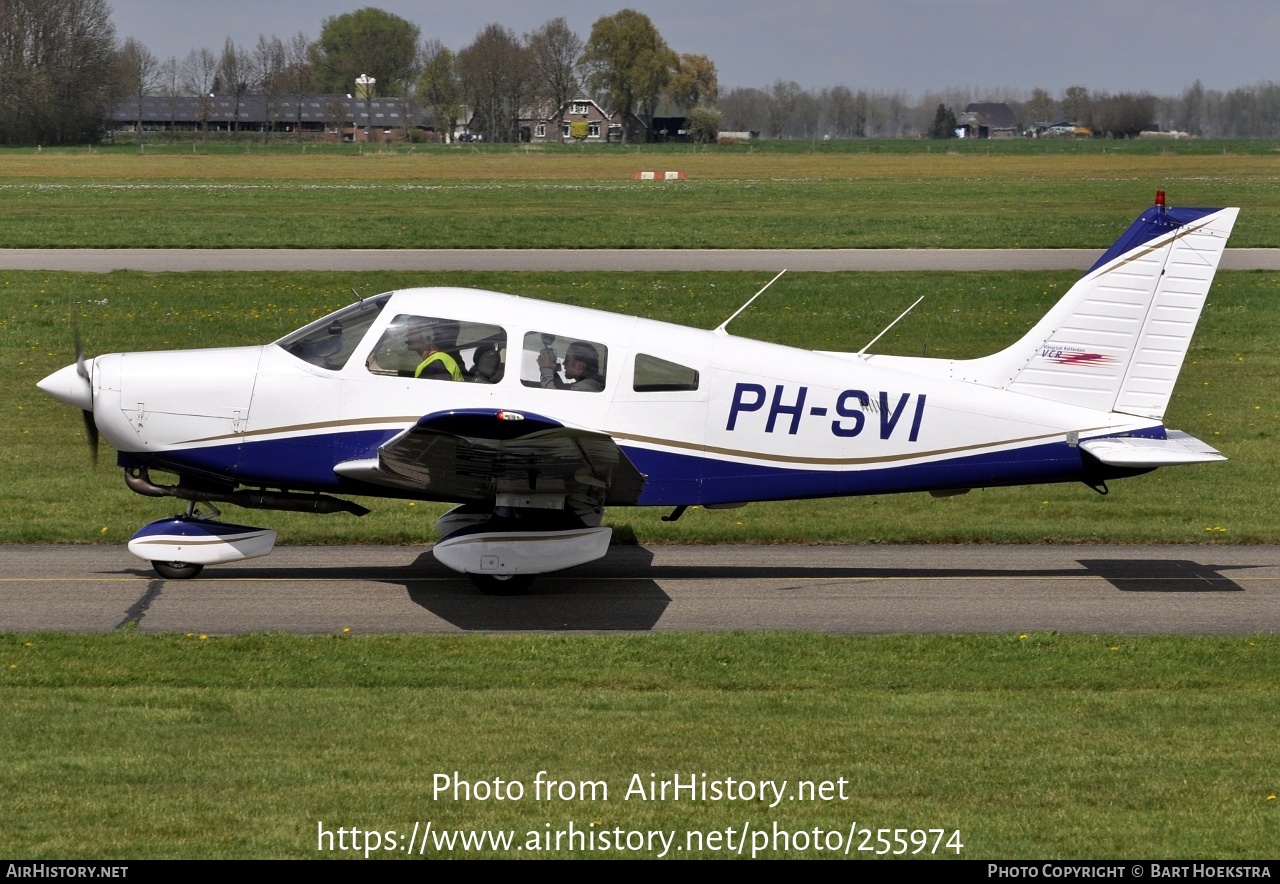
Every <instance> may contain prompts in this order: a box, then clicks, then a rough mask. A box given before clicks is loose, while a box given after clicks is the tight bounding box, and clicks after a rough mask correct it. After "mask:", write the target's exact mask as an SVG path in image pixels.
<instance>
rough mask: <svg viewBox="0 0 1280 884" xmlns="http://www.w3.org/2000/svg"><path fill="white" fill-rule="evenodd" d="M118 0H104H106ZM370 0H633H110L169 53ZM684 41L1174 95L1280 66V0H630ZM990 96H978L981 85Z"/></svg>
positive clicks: (976, 79)
mask: <svg viewBox="0 0 1280 884" xmlns="http://www.w3.org/2000/svg"><path fill="white" fill-rule="evenodd" d="M109 2H111V0H109ZM365 5H376V6H378V7H380V8H382V9H385V10H387V11H388V12H393V13H395V14H396V15H399V16H402V17H403V18H406V19H408V20H409V21H411V22H413V23H414V24H416V25H418V27H419V28H421V30H422V35H423V37H434V38H437V39H439V40H440V41H441V42H442V43H443V44H444V45H446V46H448V47H450V48H452V49H455V50H457V49H461V48H462V47H464V46H466V45H467V44H468V43H470V42H471V41H472V40H473V39H474V38H475V36H476V34H477V32H479V31H480V29H481V28H483V27H484V26H485V25H487V24H489V23H491V22H497V23H499V24H502V25H505V26H506V27H509V28H511V29H513V30H514V31H516V32H517V33H525V32H527V31H531V30H533V29H534V28H537V27H538V26H539V25H541V24H542V23H543V22H545V21H547V20H548V19H551V18H555V17H557V16H564V17H565V18H567V19H568V21H569V25H570V27H572V28H573V29H574V30H575V31H577V32H578V34H579V36H581V37H582V38H583V39H584V40H585V39H586V38H587V37H588V36H589V35H590V33H591V25H592V23H594V22H595V21H596V19H598V18H600V17H601V16H604V15H612V14H613V13H615V12H617V11H618V10H620V9H623V8H625V7H626V6H627V5H628V4H626V2H625V0H611V2H599V0H558V2H555V0H553V2H539V3H530V2H528V0H469V2H466V3H459V2H456V0H450V2H442V0H383V2H379V3H362V2H360V0H346V2H344V0H219V2H200V3H196V2H191V0H114V2H112V6H113V8H114V10H115V14H114V16H113V20H114V22H115V25H116V32H117V35H118V36H119V38H120V39H121V40H123V39H124V38H125V37H134V38H136V39H138V40H141V41H142V42H143V43H144V44H146V46H147V47H148V48H149V49H150V50H151V51H152V52H154V53H155V54H156V55H157V56H158V57H160V58H161V59H162V60H163V59H164V58H167V57H168V56H170V55H174V56H177V57H178V58H182V57H183V56H185V55H186V54H187V53H188V52H189V51H190V50H192V49H194V48H198V47H201V46H204V47H207V48H209V49H212V50H214V51H215V52H216V51H220V50H221V48H222V44H223V42H224V41H225V40H226V38H227V37H228V36H230V37H231V38H232V39H234V40H236V41H237V42H238V43H242V44H244V45H245V46H246V47H249V46H252V45H253V44H254V43H256V42H257V39H258V35H259V34H275V35H277V36H280V37H288V36H290V35H292V34H295V33H297V32H298V31H302V32H303V33H305V34H306V35H307V37H308V38H310V39H315V38H316V36H318V35H319V33H320V26H321V24H322V23H323V21H324V19H325V18H326V17H329V16H333V15H341V14H343V13H345V12H352V11H354V10H356V9H359V8H360V7H361V6H365ZM629 5H630V7H631V8H632V9H637V10H639V11H641V12H643V13H645V14H646V15H648V16H649V17H650V18H651V19H652V20H653V23H654V25H656V26H657V28H658V31H659V32H660V33H661V34H662V36H663V37H664V38H665V39H666V41H667V43H668V45H670V46H671V48H672V49H674V50H675V51H677V52H690V53H698V54H702V55H707V56H710V57H711V59H712V61H714V62H715V64H716V67H717V68H718V69H719V72H720V85H721V88H722V89H725V88H730V87H734V86H767V85H769V84H770V83H772V82H773V81H774V80H777V79H784V80H795V81H796V82H797V83H799V84H800V85H801V86H803V87H806V88H814V89H817V88H822V87H824V86H834V85H837V84H844V85H846V86H849V87H850V88H852V89H855V90H856V89H868V90H881V91H894V90H903V91H905V92H907V93H908V94H909V95H910V96H913V97H914V96H919V95H920V94H921V93H923V92H926V91H930V90H943V89H947V88H950V87H970V88H974V89H977V90H980V91H983V92H984V93H986V92H997V91H1002V90H1005V89H1009V90H1015V91H1020V92H1026V91H1029V90H1030V89H1032V88H1034V87H1040V88H1044V89H1048V90H1049V91H1050V92H1051V93H1052V94H1053V95H1054V96H1059V95H1060V94H1061V92H1062V90H1063V89H1065V88H1066V87H1067V86H1071V85H1075V84H1080V85H1083V86H1086V87H1088V88H1089V89H1090V90H1091V91H1095V92H1096V91H1108V92H1121V91H1148V92H1152V93H1155V94H1157V95H1175V94H1177V93H1180V92H1181V91H1182V89H1183V88H1184V87H1185V86H1188V85H1190V84H1191V83H1192V82H1194V81H1195V80H1197V79H1199V80H1200V81H1201V82H1202V83H1203V84H1204V86H1205V88H1207V89H1231V88H1233V87H1236V86H1248V85H1253V84H1255V83H1259V82H1262V81H1266V80H1280V3H1277V2H1276V0H1216V2H1210V0H1160V2H1155V0H717V2H709V0H633V2H631V3H630V4H629ZM984 97H985V96H984Z"/></svg>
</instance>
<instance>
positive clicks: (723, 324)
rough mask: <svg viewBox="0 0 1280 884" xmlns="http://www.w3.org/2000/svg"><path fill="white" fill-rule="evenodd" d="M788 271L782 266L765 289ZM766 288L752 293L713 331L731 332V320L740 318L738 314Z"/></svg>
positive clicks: (723, 333) (718, 332) (765, 285)
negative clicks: (745, 301) (729, 329)
mask: <svg viewBox="0 0 1280 884" xmlns="http://www.w3.org/2000/svg"><path fill="white" fill-rule="evenodd" d="M786 272H787V268H785V267H784V268H782V270H781V271H779V272H778V275H777V276H775V277H774V278H773V279H771V280H769V281H768V282H766V283H765V284H764V289H767V288H768V287H769V286H771V285H773V284H774V283H775V282H777V281H778V280H779V279H780V278H781V277H782V274H783V273H786ZM764 289H760V291H758V292H756V293H755V294H754V295H752V296H751V297H750V298H749V299H748V300H747V303H745V304H743V305H742V306H741V307H739V308H738V309H737V310H736V311H735V312H734V314H733V315H732V316H730V317H729V318H728V319H726V320H725V321H724V322H722V323H720V324H719V325H718V326H716V327H715V330H714V332H713V334H717V335H727V334H728V333H729V332H728V331H727V329H726V327H727V326H728V325H729V323H731V322H733V321H734V320H735V319H737V318H738V314H739V313H741V312H742V311H743V310H746V309H747V308H748V307H750V306H751V302H752V301H754V300H755V299H756V298H758V297H760V296H761V295H763V294H764Z"/></svg>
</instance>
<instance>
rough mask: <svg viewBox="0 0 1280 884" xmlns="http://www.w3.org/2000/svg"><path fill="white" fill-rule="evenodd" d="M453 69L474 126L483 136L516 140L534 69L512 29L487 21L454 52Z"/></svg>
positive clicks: (530, 89)
mask: <svg viewBox="0 0 1280 884" xmlns="http://www.w3.org/2000/svg"><path fill="white" fill-rule="evenodd" d="M457 70H458V76H459V79H460V80H461V82H462V86H463V90H464V93H465V94H466V95H467V96H469V97H470V99H471V104H472V106H473V108H474V115H473V121H474V125H475V126H476V128H478V129H479V131H480V132H481V133H482V134H483V135H484V137H485V138H486V139H487V140H491V141H517V140H519V138H520V125H519V120H520V108H521V106H522V105H523V103H524V101H525V100H526V99H527V98H528V97H529V95H530V93H531V91H532V86H533V70H534V69H533V63H532V61H531V60H530V57H529V50H528V47H526V46H525V45H524V44H523V43H522V42H521V41H520V40H519V39H518V38H517V37H516V35H515V32H514V31H512V30H511V29H510V28H504V27H503V26H502V25H498V24H491V25H488V26H487V27H485V28H484V30H482V31H481V32H480V33H479V34H477V35H476V39H475V40H474V41H473V42H472V43H471V45H470V46H468V47H466V48H465V49H463V50H462V51H461V52H459V53H458V60H457Z"/></svg>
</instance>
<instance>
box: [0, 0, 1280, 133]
mask: <svg viewBox="0 0 1280 884" xmlns="http://www.w3.org/2000/svg"><path fill="white" fill-rule="evenodd" d="M361 78H363V79H361ZM214 93H216V94H219V95H222V96H229V97H230V98H231V99H232V100H233V101H234V102H235V103H236V110H237V111H238V109H239V108H238V105H239V102H240V101H242V100H243V99H244V98H245V96H247V95H249V94H258V95H262V96H264V97H265V98H266V99H267V101H266V106H267V107H269V108H277V109H278V108H281V107H287V106H288V104H289V102H288V101H287V100H284V99H290V98H292V99H296V101H295V106H296V107H297V108H298V109H299V114H300V108H301V101H302V98H303V96H307V95H314V94H317V93H355V94H358V95H360V96H361V97H372V96H374V95H377V96H386V97H403V98H405V99H406V100H407V101H409V102H410V103H411V105H415V104H416V106H417V107H421V108H429V109H431V111H432V112H433V114H434V117H435V119H436V126H437V130H438V131H440V132H444V133H452V132H454V131H455V130H456V129H457V128H458V126H459V125H468V126H470V128H471V130H472V131H473V132H475V133H476V134H478V135H479V136H480V137H482V138H484V139H486V140H491V141H515V140H518V139H519V138H521V137H522V134H524V135H527V133H522V131H521V120H522V118H525V117H527V116H528V115H529V114H530V112H534V113H536V114H537V115H538V116H539V118H540V119H544V120H548V121H552V124H553V125H554V126H555V127H556V129H555V130H553V131H559V130H560V129H561V128H562V127H563V113H564V108H565V105H566V104H567V103H568V102H569V101H571V100H573V99H575V98H581V97H587V98H592V99H594V100H595V101H596V102H597V103H598V104H599V105H601V107H603V108H605V109H606V110H607V111H610V112H613V113H618V114H620V115H621V116H622V118H623V120H624V126H623V129H622V133H623V139H624V140H628V139H631V138H648V137H649V136H650V132H649V131H648V129H647V127H645V126H644V125H641V124H640V123H639V121H640V120H645V121H649V120H652V118H653V117H654V115H655V114H656V113H657V112H658V110H659V108H660V107H661V106H663V105H664V104H669V105H670V106H671V107H672V108H673V109H674V110H675V113H674V115H679V116H684V117H685V119H686V127H687V129H688V131H689V133H690V137H691V138H692V139H693V140H697V141H708V140H713V139H714V138H715V136H716V133H717V132H718V131H720V130H721V129H723V130H728V131H734V132H742V131H750V132H755V133H759V134H760V135H761V136H763V137H769V138H803V139H824V138H900V137H927V136H930V135H934V136H940V135H943V134H945V133H946V132H947V131H948V125H949V121H950V120H951V119H953V118H954V117H955V116H956V115H958V114H959V113H961V112H963V109H964V107H965V106H967V105H968V104H970V103H971V102H1003V103H1005V104H1008V105H1009V107H1010V108H1011V109H1012V110H1013V112H1014V114H1015V115H1016V117H1017V120H1018V124H1019V126H1020V127H1021V128H1023V129H1025V130H1030V129H1032V128H1033V127H1035V126H1036V125H1037V124H1052V123H1065V122H1069V123H1072V124H1075V125H1078V126H1080V127H1082V128H1087V129H1089V130H1091V131H1092V132H1094V133H1095V134H1099V135H1110V136H1113V137H1130V136H1134V135H1137V134H1138V133H1139V132H1141V131H1143V130H1146V129H1161V130H1164V131H1178V132H1185V133H1187V134H1188V135H1192V136H1204V137H1248V138H1274V137H1278V136H1280V85H1277V84H1274V83H1270V82H1268V83H1261V84H1258V85H1255V86H1249V87H1240V88H1237V89H1233V90H1230V91H1225V92H1223V91H1217V90H1209V89H1205V88H1204V87H1203V85H1202V84H1201V83H1200V82H1199V81H1196V82H1195V83H1193V84H1192V85H1191V86H1188V87H1186V88H1185V89H1184V90H1183V91H1182V93H1181V94H1180V95H1177V96H1167V97H1160V96H1155V95H1151V94H1149V93H1118V94H1110V93H1106V92H1090V91H1089V90H1088V89H1087V88H1086V87H1084V86H1078V85H1077V86H1071V87H1068V88H1067V89H1065V90H1063V92H1062V93H1061V94H1060V95H1059V96H1057V97H1054V96H1053V95H1051V94H1050V93H1049V92H1048V91H1046V90H1044V89H1032V90H1030V92H1026V93H1018V92H1013V91H1010V90H1003V91H985V92H983V91H979V90H962V89H951V90H946V91H941V92H927V93H925V94H924V95H922V96H920V97H919V98H917V99H915V100H912V99H911V98H910V97H909V96H908V95H907V94H906V93H905V92H903V91H892V90H890V91H883V90H865V89H859V90H854V89H851V88H849V87H848V86H844V85H838V86H833V87H829V88H824V89H818V90H815V89H808V88H804V87H801V86H800V85H799V84H798V83H796V82H794V81H791V80H783V79H778V80H776V81H774V83H773V84H772V85H771V86H766V87H736V88H732V89H728V90H725V91H723V92H722V91H721V90H720V87H719V78H718V74H717V71H716V66H715V64H714V62H712V61H711V59H709V58H708V57H707V56H705V55H692V54H684V55H681V54H678V53H676V52H675V51H673V50H672V49H671V48H670V47H669V46H668V45H667V43H666V41H665V39H664V38H663V37H662V35H661V34H660V33H659V32H658V30H657V28H656V27H655V26H654V25H653V22H652V21H651V20H650V19H649V18H648V17H647V16H645V15H643V14H642V13H639V12H636V11H635V10H631V9H623V10H621V11H620V12H617V13H615V14H614V15H608V16H603V17H602V18H600V19H599V20H597V21H596V22H595V24H594V25H593V26H592V29H591V33H590V34H589V35H588V36H587V38H586V39H583V38H582V37H580V36H579V35H578V34H576V33H575V32H574V31H573V30H572V29H571V28H570V27H569V25H568V23H567V21H566V20H565V19H564V18H554V19H551V20H549V21H547V22H546V23H544V24H543V25H542V26H541V27H539V28H537V29H536V30H534V31H532V32H530V33H526V34H517V33H515V32H514V31H513V30H512V29H510V28H507V27H505V26H503V25H501V24H496V23H495V24H490V25H488V26H486V27H485V28H483V29H482V30H481V31H480V32H479V33H478V34H477V35H476V37H475V39H474V40H473V41H472V42H471V43H470V44H468V45H467V46H464V47H462V48H460V49H457V50H454V49H451V48H449V47H446V46H444V45H443V44H442V43H441V42H440V41H439V40H437V39H433V38H424V36H423V34H422V32H421V30H420V29H419V28H418V26H417V25H415V24H413V23H412V22H410V21H407V20H406V19H403V18H401V17H399V16H396V15H393V14H391V13H389V12H386V11H384V10H381V9H378V8H376V7H366V8H363V9H359V10H357V11H355V12H351V13H346V14H344V15H337V16H332V17H329V18H326V19H325V20H324V21H323V23H322V24H321V28H320V35H319V37H318V38H317V39H315V40H311V39H310V38H309V37H307V36H306V34H304V33H303V32H298V33H296V34H294V35H293V36H291V37H288V38H281V37H278V36H276V35H267V34H263V35H260V36H259V37H258V40H257V42H256V43H255V44H253V45H252V46H242V45H239V44H237V43H236V42H235V41H233V40H232V39H231V38H227V40H226V41H225V42H224V44H223V46H222V48H221V51H220V52H215V51H213V50H211V49H208V48H197V49H193V50H191V51H190V52H189V53H188V54H187V55H186V56H185V57H183V58H177V57H169V58H167V59H164V60H161V59H158V58H157V57H156V56H155V55H154V54H153V53H152V52H151V51H150V50H149V49H147V47H146V46H144V45H142V44H141V43H140V42H139V41H137V40H135V39H133V38H128V39H125V40H124V41H123V42H118V41H117V38H116V33H115V29H114V26H113V24H112V22H111V18H110V8H109V7H108V6H107V4H106V0H0V143H5V144H62V143H79V142H85V141H92V140H95V139H97V138H99V137H101V134H102V132H103V129H104V127H105V124H106V121H107V120H108V119H109V118H110V114H111V113H112V112H113V110H114V109H115V108H116V107H117V106H118V104H119V102H121V101H126V100H127V101H136V102H137V103H138V114H137V116H138V118H141V117H142V112H141V106H142V103H143V101H144V100H145V99H147V98H150V97H165V98H173V99H176V98H194V99H196V100H197V102H203V103H205V105H206V107H207V106H208V101H209V97H210V95H211V94H214ZM289 122H290V120H288V119H280V120H278V121H268V124H269V125H275V124H276V123H279V124H281V125H284V124H287V123H289Z"/></svg>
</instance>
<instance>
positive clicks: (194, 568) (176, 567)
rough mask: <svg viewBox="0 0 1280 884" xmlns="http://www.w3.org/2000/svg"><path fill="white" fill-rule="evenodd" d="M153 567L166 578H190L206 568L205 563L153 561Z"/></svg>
mask: <svg viewBox="0 0 1280 884" xmlns="http://www.w3.org/2000/svg"><path fill="white" fill-rule="evenodd" d="M151 567H153V568H155V569H156V573H157V574H159V575H160V576H161V577H163V578H164V579H165V580H190V579H191V578H192V577H195V576H196V575H197V574H199V573H200V572H201V571H203V570H204V565H193V564H191V563H190V562H152V563H151Z"/></svg>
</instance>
